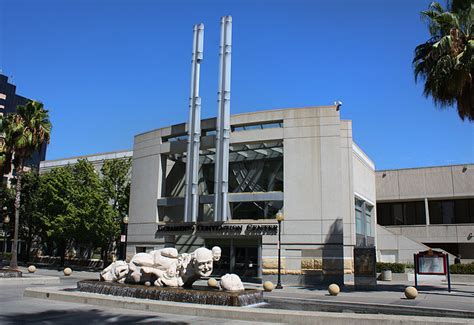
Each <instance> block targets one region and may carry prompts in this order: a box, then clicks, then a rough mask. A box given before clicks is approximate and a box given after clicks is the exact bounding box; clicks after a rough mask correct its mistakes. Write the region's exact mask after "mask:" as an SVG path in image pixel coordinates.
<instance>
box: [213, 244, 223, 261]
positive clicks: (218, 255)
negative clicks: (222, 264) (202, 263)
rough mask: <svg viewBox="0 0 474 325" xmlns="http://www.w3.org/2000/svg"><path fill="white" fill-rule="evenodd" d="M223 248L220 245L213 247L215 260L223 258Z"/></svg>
mask: <svg viewBox="0 0 474 325" xmlns="http://www.w3.org/2000/svg"><path fill="white" fill-rule="evenodd" d="M221 254H222V250H221V248H220V247H219V246H214V247H212V256H213V259H214V261H215V262H217V261H219V260H220V259H221Z"/></svg>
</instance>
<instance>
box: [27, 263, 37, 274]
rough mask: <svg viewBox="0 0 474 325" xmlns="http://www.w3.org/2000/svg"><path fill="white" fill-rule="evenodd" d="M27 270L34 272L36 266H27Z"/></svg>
mask: <svg viewBox="0 0 474 325" xmlns="http://www.w3.org/2000/svg"><path fill="white" fill-rule="evenodd" d="M28 272H30V273H35V272H36V266H34V265H30V266H28Z"/></svg>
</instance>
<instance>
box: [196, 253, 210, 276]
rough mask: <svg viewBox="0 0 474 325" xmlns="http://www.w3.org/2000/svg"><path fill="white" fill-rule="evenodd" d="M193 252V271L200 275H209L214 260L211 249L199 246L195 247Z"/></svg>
mask: <svg viewBox="0 0 474 325" xmlns="http://www.w3.org/2000/svg"><path fill="white" fill-rule="evenodd" d="M194 254H195V255H194V256H195V257H194V258H195V260H194V271H195V272H196V273H197V274H198V275H199V276H201V277H202V276H209V275H211V273H212V269H213V267H212V262H213V261H214V256H213V255H212V251H210V250H209V249H207V248H204V247H201V248H198V249H196V251H195V252H194Z"/></svg>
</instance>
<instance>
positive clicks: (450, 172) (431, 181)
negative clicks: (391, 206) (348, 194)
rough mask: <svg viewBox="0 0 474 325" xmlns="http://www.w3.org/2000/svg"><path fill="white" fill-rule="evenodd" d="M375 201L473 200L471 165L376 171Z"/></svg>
mask: <svg viewBox="0 0 474 325" xmlns="http://www.w3.org/2000/svg"><path fill="white" fill-rule="evenodd" d="M376 185H377V201H379V202H382V201H395V200H413V199H420V198H454V197H459V198H461V197H473V196H474V165H473V164H466V165H455V166H444V167H427V168H413V169H400V170H381V171H377V175H376Z"/></svg>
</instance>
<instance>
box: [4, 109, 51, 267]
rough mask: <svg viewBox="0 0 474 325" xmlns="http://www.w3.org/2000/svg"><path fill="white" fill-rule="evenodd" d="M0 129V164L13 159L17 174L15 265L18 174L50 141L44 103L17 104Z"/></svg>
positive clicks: (13, 261)
mask: <svg viewBox="0 0 474 325" xmlns="http://www.w3.org/2000/svg"><path fill="white" fill-rule="evenodd" d="M0 133H3V146H2V147H1V148H2V151H1V152H0V168H1V169H2V171H4V172H5V171H8V169H9V166H11V163H12V162H13V166H14V168H15V174H16V185H15V189H16V193H15V231H14V237H13V247H12V257H11V261H10V268H13V269H17V268H18V264H17V249H18V226H19V221H20V197H21V176H22V173H23V168H24V166H25V162H26V161H27V160H28V158H30V157H31V156H32V154H33V153H34V152H35V151H38V150H40V149H41V146H42V145H43V144H44V143H48V142H49V138H50V134H51V122H50V121H49V116H48V111H47V110H45V109H44V108H43V104H41V103H39V102H35V101H31V102H28V103H27V104H26V105H25V106H18V107H17V110H16V112H15V113H12V114H9V115H7V116H6V117H2V118H1V123H0Z"/></svg>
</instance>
